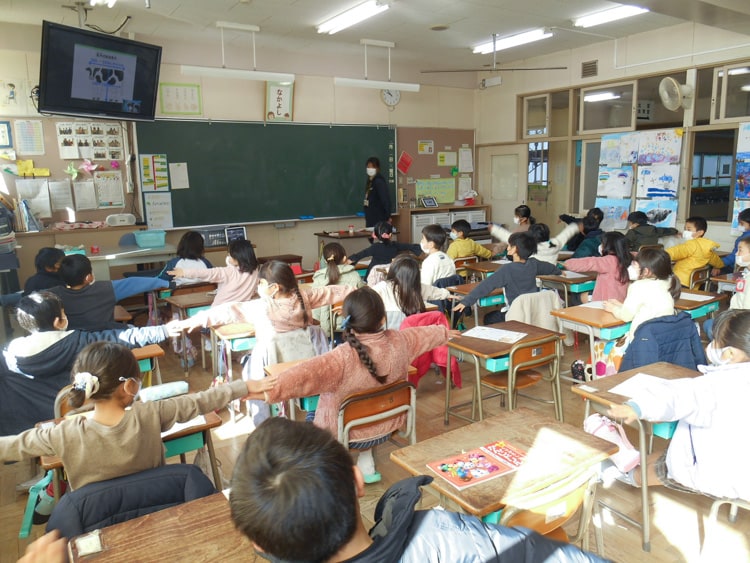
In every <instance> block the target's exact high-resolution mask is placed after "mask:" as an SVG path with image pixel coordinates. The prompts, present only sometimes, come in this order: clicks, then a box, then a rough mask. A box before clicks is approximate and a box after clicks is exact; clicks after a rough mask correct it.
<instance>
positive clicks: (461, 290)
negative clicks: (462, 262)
mask: <svg viewBox="0 0 750 563" xmlns="http://www.w3.org/2000/svg"><path fill="white" fill-rule="evenodd" d="M480 263H481V262H480ZM467 266H468V264H467ZM480 283H482V282H475V283H463V284H461V285H452V286H450V287H447V288H446V289H447V290H448V291H450V292H451V293H455V294H457V295H469V293H471V292H472V291H473V290H474V288H475V287H477V286H478V285H479V284H480ZM503 293H504V290H503V288H502V287H497V288H495V289H493V290H492V293H490V295H502V294H503ZM487 297H489V295H488V296H487Z"/></svg>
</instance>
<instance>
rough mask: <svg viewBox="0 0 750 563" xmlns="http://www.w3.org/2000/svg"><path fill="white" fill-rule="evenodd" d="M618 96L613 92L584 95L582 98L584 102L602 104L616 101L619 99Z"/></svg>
mask: <svg viewBox="0 0 750 563" xmlns="http://www.w3.org/2000/svg"><path fill="white" fill-rule="evenodd" d="M621 97H622V96H620V94H615V93H614V92H599V93H598V94H586V95H585V96H584V97H583V101H584V102H604V101H606V100H617V99H619V98H621Z"/></svg>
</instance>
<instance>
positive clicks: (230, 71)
mask: <svg viewBox="0 0 750 563" xmlns="http://www.w3.org/2000/svg"><path fill="white" fill-rule="evenodd" d="M180 73H182V74H184V75H187V76H210V77H213V78H233V79H236V80H261V81H267V82H282V83H289V84H291V83H293V82H294V78H295V76H294V75H293V74H287V73H283V72H265V71H262V70H242V69H239V68H219V67H212V66H192V65H181V66H180Z"/></svg>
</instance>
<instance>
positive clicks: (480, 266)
mask: <svg viewBox="0 0 750 563" xmlns="http://www.w3.org/2000/svg"><path fill="white" fill-rule="evenodd" d="M505 264H510V262H503V263H500V261H499V260H497V261H488V260H484V261H482V262H467V263H466V264H464V265H463V266H461V267H462V268H466V269H467V270H473V271H475V272H480V273H482V274H489V273H494V272H496V271H497V270H498V269H500V268H501V267H503V266H505Z"/></svg>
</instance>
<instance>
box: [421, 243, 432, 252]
mask: <svg viewBox="0 0 750 563" xmlns="http://www.w3.org/2000/svg"><path fill="white" fill-rule="evenodd" d="M419 248H421V249H422V252H424V253H425V254H427V253H429V252H430V247H429V246H427V243H426V242H420V243H419Z"/></svg>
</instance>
